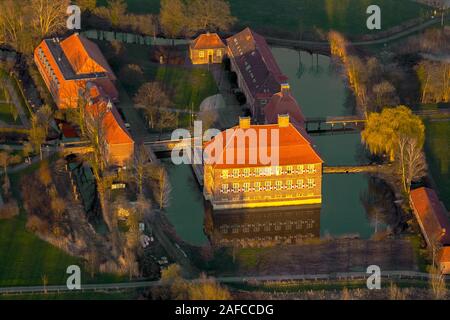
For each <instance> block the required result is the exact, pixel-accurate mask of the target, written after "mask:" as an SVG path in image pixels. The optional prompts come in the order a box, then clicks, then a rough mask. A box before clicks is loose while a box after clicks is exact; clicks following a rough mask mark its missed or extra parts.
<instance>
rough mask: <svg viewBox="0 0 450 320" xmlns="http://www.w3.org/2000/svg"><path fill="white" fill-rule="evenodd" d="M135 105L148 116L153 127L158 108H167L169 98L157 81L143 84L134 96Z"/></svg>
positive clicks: (155, 123)
mask: <svg viewBox="0 0 450 320" xmlns="http://www.w3.org/2000/svg"><path fill="white" fill-rule="evenodd" d="M134 101H135V104H136V105H135V107H136V108H139V109H142V110H143V111H144V113H145V115H146V116H147V117H148V121H149V125H150V127H151V128H152V129H153V128H155V126H156V125H157V116H158V113H159V109H161V108H167V107H168V106H169V105H170V100H169V98H168V96H167V95H166V93H165V92H164V91H163V89H162V87H161V85H160V84H159V83H158V82H148V83H145V84H143V85H142V86H141V87H140V88H139V90H138V92H137V94H136V96H135V98H134Z"/></svg>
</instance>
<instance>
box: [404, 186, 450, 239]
mask: <svg viewBox="0 0 450 320" xmlns="http://www.w3.org/2000/svg"><path fill="white" fill-rule="evenodd" d="M411 204H412V206H413V209H414V212H415V213H416V216H417V218H418V219H419V220H420V221H419V223H420V225H421V227H422V229H423V230H422V231H423V232H424V233H426V234H425V237H426V238H428V240H429V241H433V240H439V241H440V242H441V243H442V244H443V245H448V244H450V222H449V220H448V217H447V210H446V209H445V207H444V205H443V204H442V203H441V202H440V201H439V198H438V196H437V194H436V192H435V191H434V190H432V189H429V188H425V187H421V188H418V189H415V190H412V191H411Z"/></svg>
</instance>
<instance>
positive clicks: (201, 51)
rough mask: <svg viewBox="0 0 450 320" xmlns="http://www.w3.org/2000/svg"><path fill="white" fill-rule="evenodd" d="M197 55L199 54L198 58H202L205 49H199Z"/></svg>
mask: <svg viewBox="0 0 450 320" xmlns="http://www.w3.org/2000/svg"><path fill="white" fill-rule="evenodd" d="M198 56H199V58H204V57H205V51H203V50H200V51H199V52H198Z"/></svg>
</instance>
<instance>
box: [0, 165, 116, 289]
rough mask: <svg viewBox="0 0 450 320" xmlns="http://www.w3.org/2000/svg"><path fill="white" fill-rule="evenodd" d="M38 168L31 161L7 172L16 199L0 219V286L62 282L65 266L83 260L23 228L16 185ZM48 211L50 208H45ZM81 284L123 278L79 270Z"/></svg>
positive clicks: (24, 222)
mask: <svg viewBox="0 0 450 320" xmlns="http://www.w3.org/2000/svg"><path fill="white" fill-rule="evenodd" d="M38 168H39V164H34V165H32V166H30V167H28V168H26V169H24V170H23V171H21V172H19V173H14V174H9V177H10V180H11V192H12V195H13V197H14V198H15V199H17V200H19V208H20V211H19V214H18V215H17V216H15V217H12V218H10V219H4V220H2V219H0V234H1V235H2V237H0V261H3V262H5V263H2V264H0V286H31V285H44V284H48V285H54V284H64V283H65V282H66V279H67V274H66V269H67V267H68V266H70V265H79V266H80V267H81V268H82V270H83V269H85V266H86V263H85V262H84V260H83V259H81V258H76V257H73V256H71V255H69V254H67V253H65V252H64V251H63V250H61V249H58V248H57V247H55V246H53V245H51V244H49V243H48V242H46V241H44V240H42V239H40V238H39V237H38V236H37V235H35V233H34V232H32V231H30V230H29V229H28V228H27V221H28V215H27V212H26V211H25V209H24V206H23V203H22V201H23V199H22V196H21V194H22V193H21V190H20V188H21V187H20V184H21V181H23V180H22V178H23V177H30V176H31V175H32V174H34V173H35V172H36V170H37V169H38ZM48 210H49V211H50V208H49V209H48ZM82 281H83V283H101V282H120V281H123V277H120V276H115V275H111V274H96V275H94V277H91V275H88V274H87V272H84V271H82Z"/></svg>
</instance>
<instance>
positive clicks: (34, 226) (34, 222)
mask: <svg viewBox="0 0 450 320" xmlns="http://www.w3.org/2000/svg"><path fill="white" fill-rule="evenodd" d="M26 228H27V229H28V230H30V231H31V232H35V233H40V234H44V235H45V234H47V233H48V232H49V225H48V223H47V222H45V221H44V220H42V219H40V218H39V217H37V216H35V215H30V216H29V217H28V220H27V225H26Z"/></svg>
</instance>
